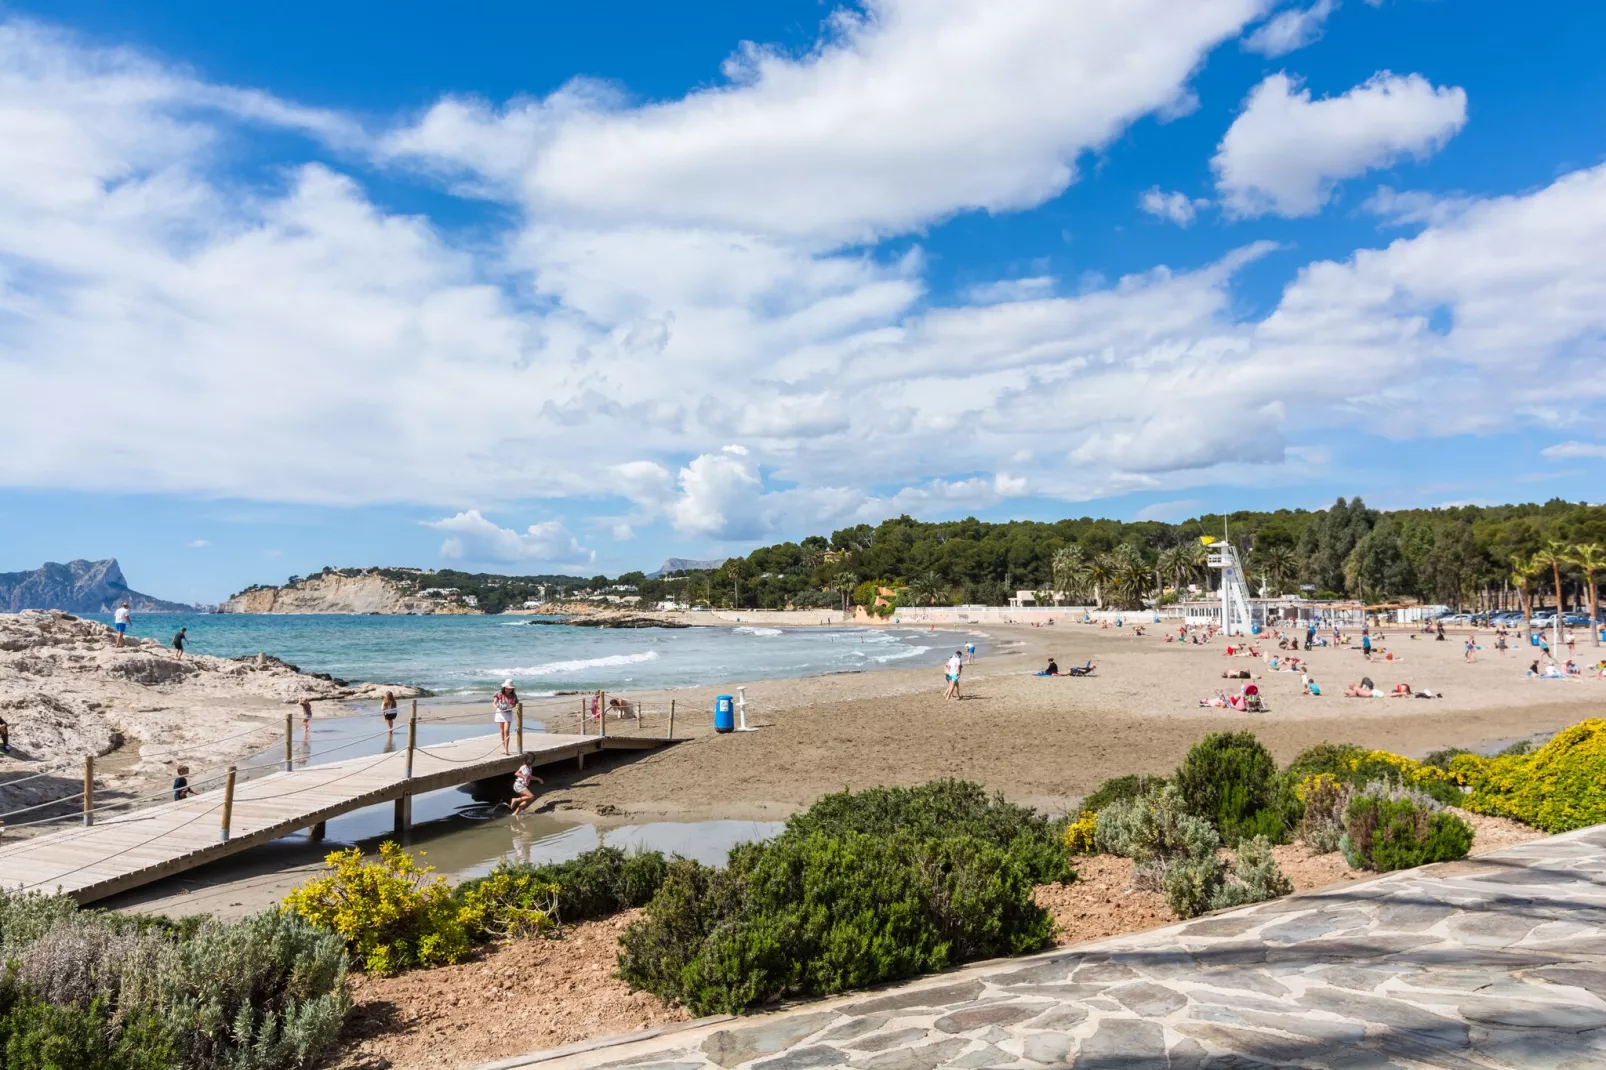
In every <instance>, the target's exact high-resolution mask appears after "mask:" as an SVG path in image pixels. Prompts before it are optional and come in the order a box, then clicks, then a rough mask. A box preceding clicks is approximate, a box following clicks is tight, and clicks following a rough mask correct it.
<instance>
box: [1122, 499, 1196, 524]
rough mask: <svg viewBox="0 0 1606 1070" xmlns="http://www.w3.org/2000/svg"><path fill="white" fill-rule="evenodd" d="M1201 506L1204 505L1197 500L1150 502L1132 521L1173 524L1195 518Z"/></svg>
mask: <svg viewBox="0 0 1606 1070" xmlns="http://www.w3.org/2000/svg"><path fill="white" fill-rule="evenodd" d="M1203 504H1204V503H1203V502H1201V501H1199V500H1198V499H1197V498H1179V499H1177V500H1176V501H1169V502H1151V503H1150V504H1148V505H1145V506H1144V507H1143V508H1142V509H1139V510H1138V511H1137V512H1136V513H1135V514H1134V515H1133V519H1134V520H1161V521H1165V522H1167V523H1171V524H1175V523H1177V522H1179V521H1182V520H1186V519H1188V518H1189V517H1190V516H1196V515H1197V514H1198V512H1199V507H1200V506H1201V505H1203Z"/></svg>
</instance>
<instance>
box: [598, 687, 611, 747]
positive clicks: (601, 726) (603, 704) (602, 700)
mask: <svg viewBox="0 0 1606 1070" xmlns="http://www.w3.org/2000/svg"><path fill="white" fill-rule="evenodd" d="M597 735H599V736H602V737H604V738H606V737H607V735H608V693H607V692H606V691H598V692H597Z"/></svg>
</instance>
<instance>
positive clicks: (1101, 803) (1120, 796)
mask: <svg viewBox="0 0 1606 1070" xmlns="http://www.w3.org/2000/svg"><path fill="white" fill-rule="evenodd" d="M1165 782H1166V780H1165V777H1163V776H1137V775H1135V774H1129V775H1127V776H1118V777H1111V778H1110V779H1109V780H1106V781H1105V782H1104V783H1102V784H1100V785H1099V786H1098V790H1096V791H1095V792H1093V794H1091V795H1089V796H1088V797H1087V798H1085V799H1083V800H1082V810H1083V812H1084V813H1086V812H1092V813H1097V812H1098V811H1100V810H1102V809H1104V808H1105V807H1106V806H1108V805H1110V804H1111V803H1113V802H1123V801H1125V800H1127V799H1136V798H1137V797H1138V796H1140V795H1149V794H1151V793H1153V792H1156V791H1159V790H1160V789H1161V788H1162V787H1164V786H1165Z"/></svg>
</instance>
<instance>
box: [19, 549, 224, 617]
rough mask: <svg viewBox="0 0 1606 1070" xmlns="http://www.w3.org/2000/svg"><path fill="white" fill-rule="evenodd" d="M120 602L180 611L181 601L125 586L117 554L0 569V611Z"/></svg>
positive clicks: (86, 608) (95, 608) (102, 607)
mask: <svg viewBox="0 0 1606 1070" xmlns="http://www.w3.org/2000/svg"><path fill="white" fill-rule="evenodd" d="M123 602H127V603H128V607H129V608H130V609H132V610H133V611H134V612H136V613H182V612H185V611H188V610H193V609H194V608H195V607H194V606H187V605H185V604H183V603H182V602H164V601H163V600H162V599H160V598H152V597H151V596H150V595H148V594H140V593H139V592H138V591H135V590H132V589H130V588H129V586H128V581H127V580H125V579H124V578H123V570H122V569H121V568H119V567H117V559H116V558H108V559H107V560H105V561H69V562H67V563H66V564H65V565H62V564H57V563H56V562H54V561H46V562H45V563H44V566H43V567H41V568H36V569H34V570H33V571H32V572H0V612H3V613H16V612H19V611H21V610H24V609H62V610H66V611H67V612H68V613H103V612H104V613H109V612H111V611H112V610H113V609H114V608H116V607H117V606H118V605H120V604H121V603H123Z"/></svg>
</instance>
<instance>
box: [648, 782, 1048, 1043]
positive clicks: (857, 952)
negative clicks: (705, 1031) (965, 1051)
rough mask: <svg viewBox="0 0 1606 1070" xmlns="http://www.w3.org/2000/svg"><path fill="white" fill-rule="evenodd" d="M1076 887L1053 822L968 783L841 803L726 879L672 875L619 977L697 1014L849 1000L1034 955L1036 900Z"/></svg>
mask: <svg viewBox="0 0 1606 1070" xmlns="http://www.w3.org/2000/svg"><path fill="white" fill-rule="evenodd" d="M1072 877H1074V874H1073V873H1072V871H1071V870H1070V868H1069V864H1068V862H1067V859H1066V855H1065V851H1064V848H1063V847H1062V846H1060V844H1059V843H1058V841H1057V839H1056V835H1055V831H1054V828H1053V826H1052V825H1051V824H1050V822H1049V821H1047V820H1046V819H1045V818H1043V817H1041V816H1040V815H1037V814H1035V813H1033V812H1032V811H1030V810H1026V809H1023V808H1021V807H1017V806H1014V805H1012V804H1009V803H1006V802H1004V800H1003V799H1002V798H1001V797H998V796H993V797H989V796H988V795H987V794H986V793H985V792H984V791H982V790H981V789H980V788H979V787H977V786H975V785H973V784H965V783H961V782H957V781H938V782H934V783H931V784H927V785H924V786H922V787H918V788H881V789H873V790H871V791H865V792H860V793H857V794H855V793H847V792H844V793H841V794H838V795H832V796H827V797H826V798H824V799H822V800H820V802H818V803H816V804H815V805H814V806H813V807H811V808H810V809H809V810H808V811H806V812H805V813H803V814H799V815H797V816H796V817H794V818H793V819H792V820H791V821H789V822H788V823H787V827H786V829H785V831H783V832H782V833H781V835H780V836H778V837H776V839H774V840H772V841H769V842H767V843H757V844H743V845H741V846H739V847H737V848H735V849H734V850H732V851H731V854H730V859H729V862H728V864H727V865H726V866H725V867H724V868H722V869H711V868H709V867H706V866H701V865H698V864H697V863H695V862H688V861H686V860H684V859H677V860H675V861H674V862H671V863H670V864H669V866H668V870H667V873H666V875H665V878H664V881H663V883H662V886H661V887H660V888H659V890H658V894H657V895H656V896H655V897H654V899H653V900H652V902H651V903H649V904H648V905H647V909H646V915H645V917H644V918H643V919H641V920H640V921H638V922H636V923H635V924H633V925H632V926H631V927H630V928H629V929H627V930H626V931H625V933H624V935H623V937H621V939H620V946H621V951H620V954H619V973H620V976H622V977H623V978H624V979H625V980H626V981H628V982H629V983H630V984H631V985H632V986H633V987H635V988H642V989H646V990H648V991H650V992H653V993H655V994H656V995H658V996H660V997H661V998H664V999H671V1000H675V1001H677V1002H679V1003H681V1004H683V1005H685V1006H686V1007H688V1008H690V1009H691V1010H692V1011H693V1012H694V1013H697V1014H710V1013H720V1012H724V1013H732V1012H736V1011H739V1010H742V1009H744V1008H747V1007H750V1006H752V1005H754V1004H756V1003H762V1002H766V1001H771V1000H774V999H778V998H781V997H784V996H818V995H826V994H829V993H832V992H841V991H845V990H847V989H850V988H858V987H863V986H865V985H869V984H876V983H879V982H883V981H890V980H896V979H899V978H904V977H911V976H914V975H916V974H920V973H925V972H929V971H932V970H939V969H944V968H946V967H949V966H953V965H957V964H959V963H962V962H967V961H973V960H975V959H978V958H990V957H994V956H998V955H1013V954H1020V953H1022V952H1026V951H1033V950H1036V949H1038V948H1040V947H1042V946H1043V945H1045V944H1046V943H1047V942H1048V941H1049V939H1050V938H1051V937H1052V934H1053V922H1052V919H1051V918H1050V917H1049V916H1048V914H1047V912H1045V911H1044V910H1043V909H1042V908H1040V907H1038V906H1037V904H1036V903H1035V902H1033V899H1032V889H1033V887H1034V886H1035V885H1037V884H1041V883H1045V882H1048V881H1052V880H1069V879H1071V878H1072Z"/></svg>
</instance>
